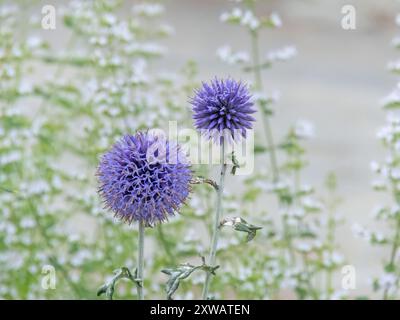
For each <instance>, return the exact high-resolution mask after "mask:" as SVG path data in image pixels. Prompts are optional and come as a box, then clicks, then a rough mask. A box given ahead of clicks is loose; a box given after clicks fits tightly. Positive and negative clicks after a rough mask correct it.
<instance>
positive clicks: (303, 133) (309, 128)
mask: <svg viewBox="0 0 400 320" xmlns="http://www.w3.org/2000/svg"><path fill="white" fill-rule="evenodd" d="M294 132H295V134H296V136H297V137H298V138H301V139H309V138H312V137H313V136H314V125H313V124H312V123H311V122H310V121H307V120H298V121H297V122H296V124H295V127H294Z"/></svg>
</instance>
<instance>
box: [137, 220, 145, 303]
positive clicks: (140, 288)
mask: <svg viewBox="0 0 400 320" xmlns="http://www.w3.org/2000/svg"><path fill="white" fill-rule="evenodd" d="M144 229H145V224H144V221H140V223H139V245H138V259H137V260H138V262H137V264H138V265H137V278H138V279H139V284H138V286H137V294H138V299H139V300H144V295H143V283H144V281H143V269H144Z"/></svg>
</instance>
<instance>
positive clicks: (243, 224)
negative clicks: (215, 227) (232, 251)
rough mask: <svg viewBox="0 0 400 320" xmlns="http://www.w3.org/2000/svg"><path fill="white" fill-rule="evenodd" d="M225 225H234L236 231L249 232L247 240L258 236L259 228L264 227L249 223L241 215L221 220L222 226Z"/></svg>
mask: <svg viewBox="0 0 400 320" xmlns="http://www.w3.org/2000/svg"><path fill="white" fill-rule="evenodd" d="M223 226H229V227H232V228H233V229H234V230H236V231H240V232H247V239H246V240H247V242H249V241H251V240H253V239H254V237H255V236H256V233H257V230H260V229H262V227H258V226H255V225H252V224H249V223H248V222H247V221H246V220H244V219H243V218H240V217H233V218H225V219H224V220H222V221H221V224H220V226H219V227H220V228H221V227H223Z"/></svg>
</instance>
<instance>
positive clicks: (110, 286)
mask: <svg viewBox="0 0 400 320" xmlns="http://www.w3.org/2000/svg"><path fill="white" fill-rule="evenodd" d="M136 274H137V271H136V270H135V276H133V275H132V273H131V272H130V271H129V269H128V268H127V267H122V268H119V269H116V270H114V276H113V277H112V278H111V279H110V280H109V281H107V282H106V283H104V284H103V285H102V286H101V287H100V288H99V290H97V296H101V295H102V294H105V295H106V297H107V299H108V300H112V299H113V295H114V291H115V285H116V284H117V282H118V281H119V280H120V279H128V280H130V281H132V282H134V283H136V285H137V286H142V282H141V280H140V279H137V276H136Z"/></svg>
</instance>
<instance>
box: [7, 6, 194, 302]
mask: <svg viewBox="0 0 400 320" xmlns="http://www.w3.org/2000/svg"><path fill="white" fill-rule="evenodd" d="M121 5H122V3H121V2H120V1H70V2H68V4H67V7H65V8H62V9H61V8H60V10H59V11H58V13H59V14H61V18H62V20H59V21H64V24H65V27H67V28H68V30H69V31H68V37H69V40H68V41H67V42H68V45H67V46H66V47H64V48H63V50H60V51H55V50H53V49H52V48H51V47H49V46H48V45H46V43H45V42H44V41H43V40H41V39H40V37H39V36H40V32H41V29H40V25H39V24H38V22H39V20H38V19H32V20H33V21H32V23H33V26H32V27H31V30H32V31H34V32H35V36H34V37H31V36H30V35H29V36H28V37H27V38H26V39H25V38H24V37H25V35H27V34H26V32H25V30H22V31H20V32H16V30H19V29H18V26H25V27H27V26H26V25H25V20H24V19H25V17H23V16H21V14H19V13H20V12H21V11H20V10H19V8H18V7H17V6H16V5H5V6H2V7H1V10H0V12H1V16H2V23H1V30H0V31H1V40H0V56H1V61H2V63H1V72H0V74H1V95H0V99H1V100H0V110H1V118H0V121H1V122H0V133H1V136H2V139H1V148H0V158H1V162H2V172H1V174H0V179H1V186H2V187H1V193H0V197H1V203H2V213H3V214H2V217H4V219H2V221H1V224H0V226H1V230H2V232H1V236H0V237H1V250H0V252H1V253H0V254H1V259H0V264H1V266H2V274H1V275H0V277H1V281H0V282H1V286H0V287H1V292H0V297H2V298H45V297H51V298H93V297H95V293H96V287H98V286H99V284H100V283H101V282H102V281H103V279H106V277H107V276H108V275H109V274H110V273H111V272H112V270H114V269H115V268H116V267H119V266H121V265H126V266H127V267H128V268H129V269H130V270H133V269H134V267H135V264H136V263H135V261H133V258H132V257H134V255H133V254H132V253H133V252H135V250H136V248H135V243H134V241H132V239H133V238H135V237H136V236H135V233H136V231H135V230H134V229H133V228H132V227H128V226H121V225H119V224H117V223H116V222H115V221H114V220H113V219H112V218H110V215H108V214H106V212H105V210H103V208H102V204H101V203H100V201H99V199H98V196H97V187H96V181H95V177H94V171H95V168H96V163H97V161H98V155H99V154H100V153H101V152H103V151H104V150H105V149H106V148H108V146H109V145H110V144H111V142H114V141H115V139H116V137H119V136H120V134H121V133H122V132H127V131H128V132H129V131H135V130H137V129H140V128H148V127H157V126H158V125H159V121H160V119H164V118H166V119H168V118H169V119H174V120H177V121H180V122H181V123H184V121H185V119H186V117H187V119H188V120H187V121H188V122H189V121H190V119H189V117H188V116H187V115H186V114H185V113H184V112H182V107H181V106H182V105H184V104H185V103H186V100H187V96H188V94H187V92H189V90H191V87H192V83H193V80H192V77H193V75H194V73H195V68H194V65H193V63H189V64H188V65H187V66H184V68H183V70H182V72H179V73H168V72H167V71H165V72H164V71H162V70H158V71H157V72H155V73H152V72H149V67H150V66H151V64H152V63H153V61H154V60H155V59H159V58H161V57H162V54H163V53H164V51H165V50H164V49H163V48H162V47H161V46H160V45H159V43H158V42H159V40H161V39H163V38H164V37H165V36H167V35H168V34H169V33H170V31H171V29H170V28H169V27H168V26H167V25H164V24H163V23H162V21H161V17H160V14H161V13H162V11H163V6H162V5H161V4H159V3H155V4H153V5H151V4H140V5H137V6H134V7H133V8H132V14H131V15H130V17H132V16H133V18H130V19H124V18H120V17H121V10H122V6H121ZM117 16H118V17H117ZM122 16H123V15H122ZM21 21H24V23H21ZM156 21H157V23H156ZM23 31H24V32H23ZM21 39H22V40H21ZM24 39H25V40H24ZM3 62H4V63H3ZM38 62H39V63H38ZM32 65H33V66H34V67H32ZM127 66H128V67H127ZM41 68H48V69H49V70H51V72H48V73H49V74H53V75H54V76H53V77H51V78H49V79H46V81H44V82H42V83H38V82H34V81H33V80H31V81H29V80H30V77H31V75H30V73H29V72H28V71H30V72H31V73H32V78H34V77H35V75H36V76H38V75H41V74H42V72H43V70H42V69H41ZM160 105H163V106H166V107H165V108H160V107H159V106H160ZM28 107H29V108H28ZM163 124H164V123H163ZM173 225H174V226H173V228H174V237H172V236H170V235H164V232H163V230H162V229H161V228H160V229H158V230H157V229H155V230H154V232H153V233H152V236H153V237H154V240H155V241H156V242H157V243H158V246H159V247H161V248H162V249H161V250H160V252H162V254H160V255H158V256H157V255H155V256H154V257H150V258H149V259H148V261H147V262H148V263H147V267H148V268H149V269H152V268H154V273H158V272H159V271H160V269H161V268H162V266H165V265H166V261H170V259H174V257H175V255H178V256H179V255H181V256H182V257H186V256H187V255H192V254H193V253H194V252H195V253H197V250H196V249H193V248H194V247H195V245H194V244H193V245H192V243H193V241H190V240H189V239H188V240H184V241H179V242H180V244H181V245H185V246H187V247H185V248H178V249H177V250H176V251H175V250H174V252H172V249H171V248H175V247H177V245H176V243H177V239H180V238H183V237H184V235H183V234H182V232H181V231H182V230H183V227H182V225H183V224H182V220H181V219H176V220H175V221H174V223H173ZM184 230H190V228H187V227H185V229H184ZM165 252H167V253H169V254H165ZM47 264H50V265H53V266H54V267H55V270H56V275H57V288H56V290H44V289H43V288H42V287H41V282H40V279H41V277H42V275H41V271H42V267H43V266H44V265H47ZM117 290H118V297H119V298H120V297H121V298H127V297H132V296H134V295H135V286H134V285H129V284H125V283H124V284H123V285H121V286H119V287H118V289H117ZM149 290H153V292H155V293H156V295H155V296H157V294H159V293H160V290H159V287H158V285H157V283H155V284H154V285H153V286H152V287H151V288H150V289H149ZM159 297H161V296H159Z"/></svg>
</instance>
